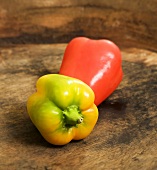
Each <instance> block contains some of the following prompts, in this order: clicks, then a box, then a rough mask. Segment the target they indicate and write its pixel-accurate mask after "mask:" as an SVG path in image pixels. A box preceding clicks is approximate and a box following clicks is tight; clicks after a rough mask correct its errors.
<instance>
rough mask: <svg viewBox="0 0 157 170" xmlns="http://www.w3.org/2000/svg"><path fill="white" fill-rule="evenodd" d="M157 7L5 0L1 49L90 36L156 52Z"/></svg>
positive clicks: (0, 28)
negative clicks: (2, 47)
mask: <svg viewBox="0 0 157 170" xmlns="http://www.w3.org/2000/svg"><path fill="white" fill-rule="evenodd" d="M156 7H157V2H156V0H151V1H149V0H143V1H142V2H141V0H136V2H134V3H132V2H131V1H126V0H121V1H120V2H119V1H114V0H110V1H107V0H103V1H102V0H97V1H95V0H85V1H73V0H67V1H65V0H61V1H57V0H53V1H51V0H46V1H41V0H32V1H27V0H7V1H4V0H1V3H0V46H8V45H12V44H32V43H33V44H34V43H35V44H43V43H46V44H47V43H63V42H69V41H70V40H71V39H72V38H73V37H76V36H88V37H91V38H96V39H97V38H107V39H111V40H113V41H114V42H115V43H117V44H118V45H119V46H121V47H135V45H136V47H139V48H145V49H149V50H153V51H156V49H157V44H156V41H157V22H156V21H157V16H156V15H155V12H156Z"/></svg>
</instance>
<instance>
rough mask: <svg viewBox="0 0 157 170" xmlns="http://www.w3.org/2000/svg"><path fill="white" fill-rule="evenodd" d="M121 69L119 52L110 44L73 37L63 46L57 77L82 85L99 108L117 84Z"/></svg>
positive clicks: (109, 42) (120, 76)
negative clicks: (76, 81)
mask: <svg viewBox="0 0 157 170" xmlns="http://www.w3.org/2000/svg"><path fill="white" fill-rule="evenodd" d="M121 65H122V59H121V52H120V50H119V48H118V47H117V46H116V45H115V44H114V43H113V42H111V41H109V40H105V39H102V40H91V39H89V38H85V37H77V38H74V39H73V40H72V41H71V42H70V43H69V44H68V45H67V47H66V50H65V53H64V57H63V60H62V64H61V67H60V71H59V73H60V74H63V75H66V76H70V77H74V78H77V79H80V80H82V81H83V82H85V83H86V84H87V85H88V86H90V87H91V89H92V90H93V91H94V93H95V104H96V105H99V104H100V103H101V102H102V101H104V100H105V99H106V98H107V97H108V96H109V95H110V94H111V93H112V92H113V91H114V90H115V89H116V88H117V87H118V85H119V84H120V82H121V80H122V76H123V72H122V66H121Z"/></svg>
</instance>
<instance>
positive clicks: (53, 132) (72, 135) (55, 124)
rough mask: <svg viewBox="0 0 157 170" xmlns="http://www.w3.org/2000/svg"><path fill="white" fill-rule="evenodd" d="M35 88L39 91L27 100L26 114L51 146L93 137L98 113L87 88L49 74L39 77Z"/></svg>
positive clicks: (80, 83)
mask: <svg viewBox="0 0 157 170" xmlns="http://www.w3.org/2000/svg"><path fill="white" fill-rule="evenodd" d="M36 86H37V91H36V92H35V93H34V94H32V95H31V96H30V97H29V99H28V102H27V110H28V114H29V116H30V118H31V120H32V122H33V123H34V125H35V126H36V127H37V129H38V130H39V131H40V133H41V134H42V136H43V137H44V138H45V139H46V140H47V141H48V142H49V143H51V144H54V145H65V144H67V143H69V142H70V141H71V140H72V139H74V140H80V139H83V138H85V137H86V136H88V135H89V134H90V133H91V131H92V130H93V128H94V126H95V124H96V122H97V119H98V109H97V107H96V105H95V104H94V97H95V96H94V93H93V91H92V90H91V88H90V87H89V86H88V85H86V84H85V83H83V82H82V81H80V80H78V79H75V78H71V77H67V76H63V75H59V74H48V75H45V76H42V77H40V78H39V79H38V81H37V85H36Z"/></svg>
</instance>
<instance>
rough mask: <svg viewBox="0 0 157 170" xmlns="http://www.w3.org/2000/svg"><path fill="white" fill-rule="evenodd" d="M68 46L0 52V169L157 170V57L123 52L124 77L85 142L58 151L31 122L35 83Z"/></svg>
mask: <svg viewBox="0 0 157 170" xmlns="http://www.w3.org/2000/svg"><path fill="white" fill-rule="evenodd" d="M65 46H66V44H54V45H19V46H14V47H7V48H6V47H4V48H0V116H1V118H0V129H1V130H0V136H1V137H0V169H2V170H14V169H15V170H23V169H29V170H31V169H38V170H51V169H53V170H56V169H57V170H60V169H64V170H68V169H74V170H76V169H78V170H84V169H93V170H95V169H102V170H104V169H106V170H111V169H112V170H113V169H116V170H117V169H122V170H139V169H142V170H155V169H157V54H156V53H153V52H150V51H146V50H142V49H136V48H131V49H123V50H122V55H123V70H124V78H123V81H122V83H121V84H120V86H119V87H118V89H117V90H115V91H114V93H113V94H112V95H111V96H110V97H109V98H108V99H107V100H106V101H104V102H103V103H102V104H101V105H100V106H99V107H98V109H99V113H100V115H99V120H98V123H97V124H96V126H95V128H94V130H93V132H92V133H91V134H90V135H89V136H88V137H87V138H86V139H84V140H81V141H78V142H70V143H69V144H67V145H65V146H62V147H56V146H53V145H51V144H49V143H47V142H46V141H45V140H44V139H43V138H42V136H41V135H40V134H39V132H38V131H37V129H36V128H35V126H34V125H33V124H32V122H31V121H30V119H29V117H28V115H27V110H26V101H27V98H28V96H29V95H30V94H32V93H33V92H34V91H35V83H36V80H37V79H38V78H39V77H40V76H42V75H44V74H48V73H58V70H59V67H60V64H61V60H62V56H63V53H64V49H65Z"/></svg>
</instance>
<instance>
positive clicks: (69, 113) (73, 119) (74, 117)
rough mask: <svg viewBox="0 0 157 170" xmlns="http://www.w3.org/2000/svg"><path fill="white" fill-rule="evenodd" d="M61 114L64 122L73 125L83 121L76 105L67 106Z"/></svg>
mask: <svg viewBox="0 0 157 170" xmlns="http://www.w3.org/2000/svg"><path fill="white" fill-rule="evenodd" d="M63 115H64V117H65V124H66V125H72V126H75V125H77V124H80V123H82V122H83V117H82V114H81V111H80V110H79V108H78V106H76V105H71V106H68V107H67V108H66V109H65V110H64V111H63Z"/></svg>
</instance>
